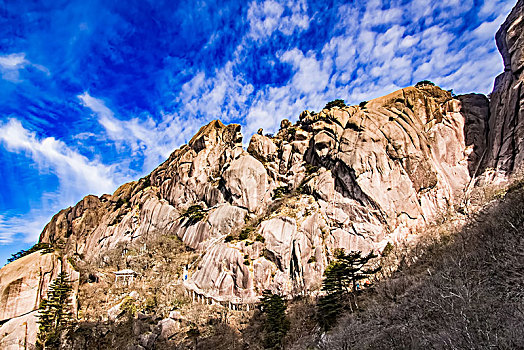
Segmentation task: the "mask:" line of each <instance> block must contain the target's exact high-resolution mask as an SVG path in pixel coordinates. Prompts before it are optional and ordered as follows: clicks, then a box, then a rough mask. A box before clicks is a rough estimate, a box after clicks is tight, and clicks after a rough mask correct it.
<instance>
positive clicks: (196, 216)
mask: <svg viewBox="0 0 524 350" xmlns="http://www.w3.org/2000/svg"><path fill="white" fill-rule="evenodd" d="M182 217H183V218H187V219H188V221H187V224H188V225H194V224H196V223H197V222H200V221H202V220H203V219H204V218H205V217H206V213H205V211H204V208H202V206H201V205H192V206H190V207H189V208H187V210H186V211H185V212H184V213H183V214H182Z"/></svg>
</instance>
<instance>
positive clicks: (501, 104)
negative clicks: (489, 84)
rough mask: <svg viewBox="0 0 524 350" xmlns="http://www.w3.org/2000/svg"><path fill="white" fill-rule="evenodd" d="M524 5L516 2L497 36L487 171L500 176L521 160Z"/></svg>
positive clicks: (523, 90)
mask: <svg viewBox="0 0 524 350" xmlns="http://www.w3.org/2000/svg"><path fill="white" fill-rule="evenodd" d="M523 18H524V1H522V0H519V1H518V2H517V5H515V7H514V8H513V11H511V13H510V15H509V16H508V18H507V19H506V21H505V22H504V23H503V24H502V26H501V27H500V29H499V30H498V32H497V35H496V41H497V46H498V48H499V51H500V53H501V54H502V58H503V59H504V72H503V73H502V74H500V75H499V76H498V77H497V78H496V80H495V87H494V88H493V92H492V93H491V102H490V119H489V130H490V135H489V144H488V154H487V157H486V161H485V167H486V168H493V169H495V170H496V171H498V172H499V173H500V174H501V175H507V174H509V173H511V172H513V171H515V170H516V169H517V168H518V167H519V166H520V165H521V164H522V161H523V159H524V149H523V147H522V141H523V139H524V106H523V103H522V100H523V97H524V88H523V87H522V85H523V81H524V75H523V68H524V35H522V33H523V32H524V20H523Z"/></svg>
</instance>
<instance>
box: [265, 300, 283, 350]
mask: <svg viewBox="0 0 524 350" xmlns="http://www.w3.org/2000/svg"><path fill="white" fill-rule="evenodd" d="M261 306H262V313H263V314H264V316H265V320H264V330H265V337H264V348H266V349H281V348H282V340H283V339H284V336H285V335H286V333H287V331H288V330H289V320H288V319H287V318H286V308H287V306H286V302H285V300H284V299H283V298H282V297H281V296H280V295H278V294H273V293H272V292H271V291H269V290H265V291H264V292H262V305H261Z"/></svg>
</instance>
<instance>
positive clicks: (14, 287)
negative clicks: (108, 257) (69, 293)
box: [0, 252, 79, 350]
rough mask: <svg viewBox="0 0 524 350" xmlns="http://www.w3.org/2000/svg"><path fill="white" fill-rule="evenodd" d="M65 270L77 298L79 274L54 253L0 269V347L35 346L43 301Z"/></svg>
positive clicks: (34, 255)
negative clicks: (51, 285) (38, 315)
mask: <svg viewBox="0 0 524 350" xmlns="http://www.w3.org/2000/svg"><path fill="white" fill-rule="evenodd" d="M62 270H63V271H64V272H67V273H68V274H69V275H70V278H71V280H72V281H73V299H76V295H77V291H78V278H79V274H78V272H76V271H74V270H73V269H72V267H71V266H70V264H69V263H65V264H63V265H62V263H61V261H60V259H58V258H57V256H56V255H55V254H53V253H48V254H40V252H34V253H31V254H29V255H26V256H24V257H22V258H20V259H18V260H16V261H14V262H12V263H10V264H8V265H6V266H4V267H3V268H2V269H0V298H1V300H0V322H5V323H3V324H2V325H1V327H0V348H2V349H13V350H14V349H27V348H29V347H30V345H31V344H35V342H36V331H37V327H36V322H37V317H36V316H37V310H38V307H39V305H40V301H41V300H42V298H44V297H46V295H47V291H48V287H49V284H50V283H51V281H52V280H54V279H55V278H56V276H57V275H58V273H60V272H61V271H62ZM74 307H76V304H74ZM73 312H76V311H75V310H73Z"/></svg>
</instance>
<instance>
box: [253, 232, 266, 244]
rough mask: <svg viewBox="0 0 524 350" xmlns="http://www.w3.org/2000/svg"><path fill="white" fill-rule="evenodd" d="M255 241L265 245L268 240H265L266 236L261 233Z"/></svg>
mask: <svg viewBox="0 0 524 350" xmlns="http://www.w3.org/2000/svg"><path fill="white" fill-rule="evenodd" d="M255 241H257V242H262V243H264V242H265V241H266V239H265V238H264V236H262V235H261V234H260V233H259V234H257V237H256V238H255Z"/></svg>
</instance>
